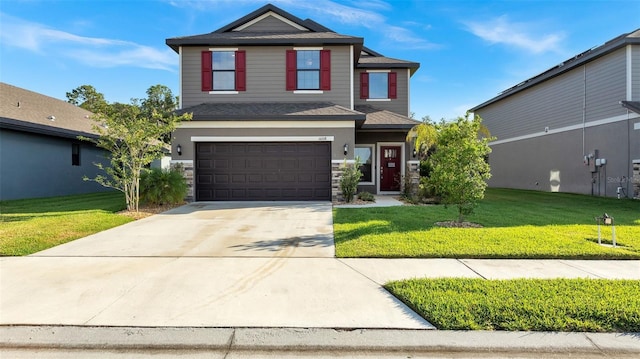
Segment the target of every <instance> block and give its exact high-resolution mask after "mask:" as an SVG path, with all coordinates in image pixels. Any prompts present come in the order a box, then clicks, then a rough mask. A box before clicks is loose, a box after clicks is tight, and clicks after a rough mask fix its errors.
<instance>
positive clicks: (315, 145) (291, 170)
mask: <svg viewBox="0 0 640 359" xmlns="http://www.w3.org/2000/svg"><path fill="white" fill-rule="evenodd" d="M330 199H331V143H329V142H303V143H197V144H196V200H197V201H259V200H267V201H299V200H305V201H306V200H323V201H324V200H330Z"/></svg>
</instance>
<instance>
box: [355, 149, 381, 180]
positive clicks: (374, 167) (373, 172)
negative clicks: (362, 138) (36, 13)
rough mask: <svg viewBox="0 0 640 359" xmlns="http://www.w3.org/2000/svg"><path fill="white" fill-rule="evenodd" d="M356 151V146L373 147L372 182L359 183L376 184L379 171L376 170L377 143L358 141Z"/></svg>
mask: <svg viewBox="0 0 640 359" xmlns="http://www.w3.org/2000/svg"><path fill="white" fill-rule="evenodd" d="M353 147H354V152H355V148H357V147H369V148H371V182H358V185H363V186H372V185H375V184H376V182H377V181H376V174H377V173H378V171H377V170H376V158H377V157H378V156H376V153H377V152H378V151H377V150H376V145H375V143H357V144H355V145H354V146H353Z"/></svg>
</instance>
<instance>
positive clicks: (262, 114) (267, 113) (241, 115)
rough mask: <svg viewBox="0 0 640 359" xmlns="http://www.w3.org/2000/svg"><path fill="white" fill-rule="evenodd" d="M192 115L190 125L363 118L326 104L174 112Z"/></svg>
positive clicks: (217, 105)
mask: <svg viewBox="0 0 640 359" xmlns="http://www.w3.org/2000/svg"><path fill="white" fill-rule="evenodd" d="M177 112H178V113H181V114H182V113H193V121H207V120H214V121H215V120H239V121H242V120H247V121H250V120H260V121H270V120H280V121H287V120H311V121H313V120H321V121H326V120H356V121H364V119H365V116H364V114H362V113H360V112H357V111H353V110H350V109H348V108H346V107H343V106H339V105H336V104H333V103H329V102H293V103H290V102H286V103H279V102H269V103H253V102H249V103H203V104H200V105H196V106H192V107H188V108H185V109H181V110H178V111H177Z"/></svg>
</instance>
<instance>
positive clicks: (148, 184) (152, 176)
mask: <svg viewBox="0 0 640 359" xmlns="http://www.w3.org/2000/svg"><path fill="white" fill-rule="evenodd" d="M187 190H188V188H187V182H186V180H185V179H184V176H183V174H182V170H181V169H179V168H172V169H169V170H164V169H160V168H153V169H151V170H147V171H145V172H143V173H142V176H141V177H140V199H141V200H142V201H143V202H144V203H148V204H152V205H163V204H177V203H180V202H182V201H183V200H184V198H185V196H186V195H187Z"/></svg>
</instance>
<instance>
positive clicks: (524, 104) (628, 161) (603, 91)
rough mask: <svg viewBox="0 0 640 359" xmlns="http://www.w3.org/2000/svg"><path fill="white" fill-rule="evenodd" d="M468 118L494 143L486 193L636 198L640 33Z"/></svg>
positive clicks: (639, 184) (526, 84)
mask: <svg viewBox="0 0 640 359" xmlns="http://www.w3.org/2000/svg"><path fill="white" fill-rule="evenodd" d="M471 111H472V112H474V113H475V114H476V115H480V116H481V117H482V118H483V120H484V124H485V125H486V126H487V128H488V129H489V130H490V131H491V134H492V135H493V136H496V137H497V139H496V140H495V141H494V142H492V143H491V144H490V145H491V148H492V150H493V152H492V153H491V155H490V156H489V161H490V164H491V172H492V175H493V176H492V178H491V180H490V182H489V185H490V186H492V187H509V188H522V189H536V190H542V191H552V192H573V193H582V194H592V195H599V196H617V195H618V194H620V196H621V197H622V196H626V197H636V198H637V197H640V30H636V31H633V32H630V33H628V34H623V35H621V36H619V37H616V38H615V39H613V40H611V41H608V42H607V43H605V44H603V45H601V46H597V47H594V48H592V49H590V50H587V51H585V52H583V53H581V54H578V55H576V56H575V57H573V58H571V59H569V60H567V61H565V62H563V63H561V64H559V65H558V66H555V67H553V68H551V69H549V70H547V71H545V72H543V73H542V74H540V75H538V76H535V77H533V78H530V79H528V80H525V81H523V82H521V83H520V84H518V85H516V86H514V87H512V88H510V89H508V90H506V91H504V92H502V93H501V94H499V95H498V96H496V97H494V98H492V99H491V100H489V101H487V102H485V103H483V104H481V105H478V106H476V107H474V108H472V109H471Z"/></svg>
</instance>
